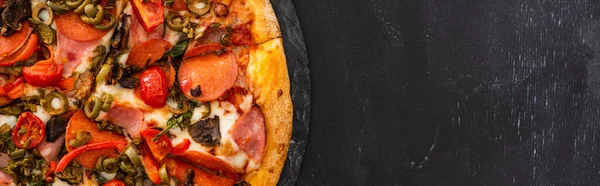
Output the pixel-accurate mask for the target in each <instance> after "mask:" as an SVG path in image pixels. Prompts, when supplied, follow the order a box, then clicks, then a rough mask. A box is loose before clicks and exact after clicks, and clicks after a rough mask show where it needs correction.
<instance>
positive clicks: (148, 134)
mask: <svg viewBox="0 0 600 186" xmlns="http://www.w3.org/2000/svg"><path fill="white" fill-rule="evenodd" d="M158 133H160V131H159V130H156V129H146V130H144V131H142V137H143V138H144V140H145V142H146V144H148V147H149V148H150V152H152V155H154V158H156V159H157V160H158V161H160V160H162V159H163V158H165V156H167V154H169V153H170V152H171V149H173V145H172V144H171V139H169V137H167V136H165V135H162V136H158Z"/></svg>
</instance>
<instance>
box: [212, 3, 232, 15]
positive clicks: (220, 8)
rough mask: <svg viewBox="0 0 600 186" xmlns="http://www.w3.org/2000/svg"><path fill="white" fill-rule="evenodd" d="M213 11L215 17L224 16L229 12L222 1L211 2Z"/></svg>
mask: <svg viewBox="0 0 600 186" xmlns="http://www.w3.org/2000/svg"><path fill="white" fill-rule="evenodd" d="M213 12H214V13H215V16H217V17H225V16H227V14H229V9H228V8H227V5H225V4H223V3H213Z"/></svg>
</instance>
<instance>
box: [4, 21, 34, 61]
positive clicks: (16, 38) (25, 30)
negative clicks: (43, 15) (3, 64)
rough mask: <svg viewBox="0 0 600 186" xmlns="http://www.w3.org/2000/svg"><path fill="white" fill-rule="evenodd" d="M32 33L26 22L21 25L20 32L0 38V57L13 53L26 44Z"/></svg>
mask: <svg viewBox="0 0 600 186" xmlns="http://www.w3.org/2000/svg"><path fill="white" fill-rule="evenodd" d="M31 32H33V28H31V26H30V25H29V22H28V21H25V22H24V23H23V27H22V28H21V30H19V31H17V32H15V33H14V34H13V35H10V36H8V37H4V36H0V57H4V56H7V55H10V54H12V53H15V52H16V51H17V50H19V49H20V48H21V46H23V45H24V44H25V42H27V38H29V35H30V34H31Z"/></svg>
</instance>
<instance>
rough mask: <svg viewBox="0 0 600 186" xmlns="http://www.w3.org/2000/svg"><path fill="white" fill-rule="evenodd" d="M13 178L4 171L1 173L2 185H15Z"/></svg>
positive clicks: (0, 182) (0, 181) (0, 180)
mask: <svg viewBox="0 0 600 186" xmlns="http://www.w3.org/2000/svg"><path fill="white" fill-rule="evenodd" d="M13 179H14V178H13V176H12V175H10V174H8V173H6V172H4V171H0V185H12V184H13Z"/></svg>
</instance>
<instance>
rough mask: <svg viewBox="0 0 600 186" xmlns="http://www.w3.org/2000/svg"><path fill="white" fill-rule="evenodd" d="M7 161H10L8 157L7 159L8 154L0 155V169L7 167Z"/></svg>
mask: <svg viewBox="0 0 600 186" xmlns="http://www.w3.org/2000/svg"><path fill="white" fill-rule="evenodd" d="M9 161H10V157H8V154H6V153H0V168H5V167H7V166H8V162H9Z"/></svg>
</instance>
